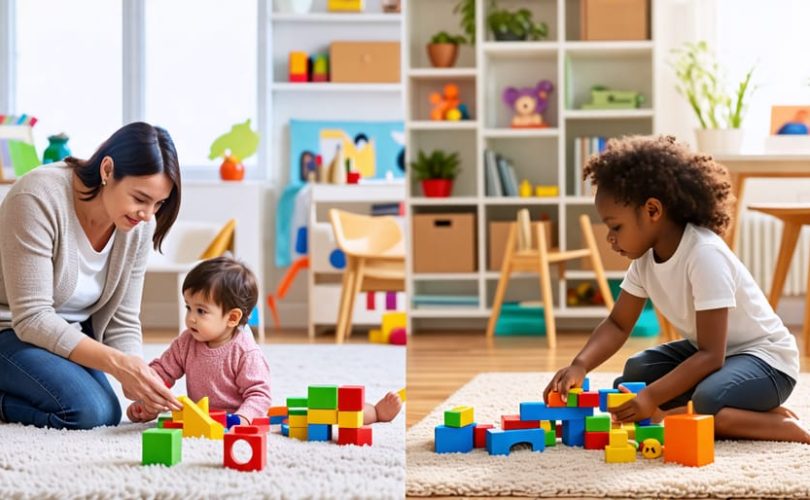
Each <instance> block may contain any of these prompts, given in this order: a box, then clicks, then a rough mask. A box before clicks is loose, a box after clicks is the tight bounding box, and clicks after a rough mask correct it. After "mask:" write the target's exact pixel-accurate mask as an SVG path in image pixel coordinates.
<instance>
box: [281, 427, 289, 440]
mask: <svg viewBox="0 0 810 500" xmlns="http://www.w3.org/2000/svg"><path fill="white" fill-rule="evenodd" d="M281 435H282V436H285V437H289V436H290V426H289V425H287V424H281Z"/></svg>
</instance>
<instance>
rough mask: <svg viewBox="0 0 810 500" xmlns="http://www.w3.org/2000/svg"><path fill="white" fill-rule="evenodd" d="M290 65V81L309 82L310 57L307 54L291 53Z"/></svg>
mask: <svg viewBox="0 0 810 500" xmlns="http://www.w3.org/2000/svg"><path fill="white" fill-rule="evenodd" d="M288 64H289V66H288V71H289V81H291V82H306V81H309V55H308V54H307V53H306V52H299V51H293V52H290V55H289V60H288Z"/></svg>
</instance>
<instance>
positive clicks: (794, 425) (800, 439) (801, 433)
mask: <svg viewBox="0 0 810 500" xmlns="http://www.w3.org/2000/svg"><path fill="white" fill-rule="evenodd" d="M785 410H787V408H785ZM787 411H790V410H787ZM791 413H793V412H791ZM784 425H785V427H786V428H787V429H788V432H789V438H788V439H787V441H794V442H797V443H804V444H810V432H808V430H807V429H805V428H804V426H802V424H801V423H800V422H799V420H798V419H797V418H793V417H786V418H785V420H784Z"/></svg>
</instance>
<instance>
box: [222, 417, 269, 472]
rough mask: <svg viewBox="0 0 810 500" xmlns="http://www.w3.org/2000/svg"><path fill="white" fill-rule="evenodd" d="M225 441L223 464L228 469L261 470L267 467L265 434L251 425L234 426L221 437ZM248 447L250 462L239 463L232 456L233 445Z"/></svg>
mask: <svg viewBox="0 0 810 500" xmlns="http://www.w3.org/2000/svg"><path fill="white" fill-rule="evenodd" d="M223 437H224V439H225V446H224V450H225V456H224V459H223V464H224V465H225V467H228V468H230V469H236V470H241V471H253V470H263V469H264V467H265V466H266V465H267V434H265V433H264V432H262V431H261V430H260V429H259V428H258V427H255V426H252V425H234V426H233V427H231V431H230V432H228V433H226V434H225V436H223ZM240 440H241V441H245V442H246V443H247V444H248V445H250V450H251V452H252V453H251V456H250V460H248V461H247V462H245V463H239V462H237V461H236V459H235V458H234V456H233V445H234V444H235V443H236V442H237V441H240Z"/></svg>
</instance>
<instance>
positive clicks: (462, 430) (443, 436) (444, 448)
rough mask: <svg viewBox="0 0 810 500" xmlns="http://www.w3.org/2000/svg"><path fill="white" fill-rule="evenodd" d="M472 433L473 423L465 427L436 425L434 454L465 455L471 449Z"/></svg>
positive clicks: (473, 429)
mask: <svg viewBox="0 0 810 500" xmlns="http://www.w3.org/2000/svg"><path fill="white" fill-rule="evenodd" d="M489 430H491V429H488V431H487V432H489ZM474 433H475V424H474V423H473V424H470V425H468V426H466V427H448V426H446V425H437V426H436V429H435V430H434V432H433V440H434V449H435V451H436V453H467V452H469V451H471V450H472V449H473V445H474V442H475V438H474Z"/></svg>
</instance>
